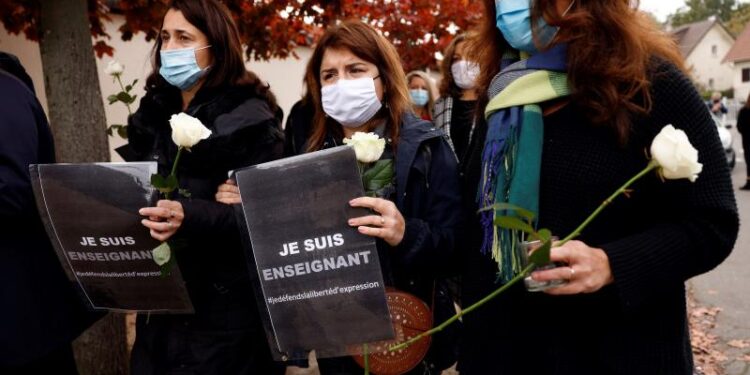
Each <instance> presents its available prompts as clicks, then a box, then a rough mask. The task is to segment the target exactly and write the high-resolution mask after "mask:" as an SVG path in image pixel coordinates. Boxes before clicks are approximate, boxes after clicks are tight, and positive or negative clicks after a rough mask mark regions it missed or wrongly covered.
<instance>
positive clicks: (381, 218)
mask: <svg viewBox="0 0 750 375" xmlns="http://www.w3.org/2000/svg"><path fill="white" fill-rule="evenodd" d="M380 225H381V226H383V225H385V217H383V216H380Z"/></svg>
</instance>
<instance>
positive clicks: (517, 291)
mask: <svg viewBox="0 0 750 375" xmlns="http://www.w3.org/2000/svg"><path fill="white" fill-rule="evenodd" d="M652 78H653V80H652V85H651V95H652V100H653V106H652V110H651V112H650V114H649V115H647V116H640V117H636V116H634V118H633V123H632V131H631V137H630V139H629V141H628V143H627V145H625V146H622V145H621V144H620V142H619V141H618V139H617V137H616V136H615V135H614V132H613V131H611V130H610V129H609V128H607V127H603V126H596V125H593V124H592V123H591V122H590V121H589V120H588V119H587V118H586V117H585V116H584V115H583V113H585V112H584V110H583V109H581V108H580V107H578V106H577V103H576V102H575V101H573V102H571V103H569V104H568V105H567V106H565V107H564V108H562V109H560V110H559V111H557V112H554V113H552V114H550V115H548V116H545V118H544V145H543V150H542V167H541V181H540V196H539V226H540V227H546V228H549V229H550V230H551V231H552V232H553V233H554V234H557V235H559V236H565V235H567V234H568V233H570V232H571V231H573V229H574V228H575V227H576V226H577V225H578V224H580V223H581V222H582V221H583V220H584V219H585V218H586V217H587V216H588V215H589V214H590V213H591V212H592V211H594V209H595V208H596V207H598V206H599V204H600V203H601V202H602V201H603V200H604V199H605V198H606V197H608V196H609V195H610V194H611V193H612V192H613V191H615V189H616V188H617V187H619V186H620V185H622V184H623V183H624V182H625V181H627V180H628V179H629V178H631V177H632V176H634V175H635V174H636V173H637V172H638V171H640V170H642V169H643V168H644V167H645V166H646V164H647V163H648V160H647V159H646V156H645V150H647V149H648V147H649V146H650V144H651V141H652V140H653V138H654V137H655V136H656V134H657V133H658V132H659V131H660V130H661V129H662V128H663V127H664V126H665V125H667V124H672V125H674V127H676V128H678V129H682V130H684V131H685V132H686V133H687V136H688V138H689V139H690V141H691V142H692V144H693V146H694V147H695V148H696V149H697V150H698V159H699V162H701V163H702V164H703V171H702V172H701V174H700V175H699V177H698V179H697V180H696V181H695V182H694V183H691V182H689V181H687V180H667V181H661V180H660V179H659V177H658V176H657V175H656V174H655V173H654V174H651V175H648V176H646V177H644V178H643V179H641V180H639V181H638V182H637V183H636V184H634V185H633V186H632V192H631V193H630V195H629V198H626V197H620V198H618V199H617V200H615V201H614V202H613V203H612V204H611V205H610V206H609V207H607V209H606V210H605V211H603V212H602V214H601V215H599V216H598V217H597V218H596V220H594V221H593V222H592V223H591V225H589V226H588V227H587V228H586V230H585V231H584V232H583V233H582V234H581V236H580V237H579V239H580V240H581V241H583V242H585V243H586V244H587V245H589V246H592V247H596V248H601V249H603V250H604V252H605V253H606V254H607V256H608V258H609V264H610V267H611V270H612V274H613V276H614V282H613V283H612V284H610V285H608V286H606V287H604V288H602V289H601V290H599V291H597V292H595V293H591V294H581V295H572V296H552V295H547V294H544V293H529V292H526V291H525V289H524V287H523V285H516V286H514V287H513V288H510V289H509V290H508V291H507V293H505V294H502V295H500V296H499V297H498V298H496V299H494V300H492V301H491V302H489V303H488V304H486V305H485V306H483V307H481V308H479V309H477V310H476V311H474V312H472V313H471V314H469V315H466V316H464V328H465V332H466V334H465V336H464V337H465V338H464V340H463V346H462V353H461V358H460V360H459V371H460V372H461V374H467V375H473V374H482V375H484V374H510V375H513V374H532V373H533V374H559V375H563V374H571V375H572V374H576V375H577V374H633V375H635V374H638V375H647V374H682V375H691V374H692V373H693V361H692V354H691V346H690V337H689V333H688V325H687V323H688V322H687V316H686V311H685V309H686V307H685V305H686V301H685V287H684V282H685V281H686V280H688V279H689V278H691V277H693V276H696V275H699V274H701V273H704V272H707V271H709V270H711V269H713V268H714V267H716V266H717V265H718V264H719V263H721V262H722V261H723V260H724V259H725V258H726V257H727V256H728V255H729V253H730V252H731V250H732V247H733V245H734V242H735V239H736V238H737V232H738V215H737V207H736V204H735V199H734V193H733V191H732V190H733V189H732V186H731V181H730V178H729V170H728V168H727V163H726V160H725V157H724V151H723V149H722V147H721V143H720V141H719V137H718V134H717V131H716V126H715V125H714V123H713V121H712V120H711V117H710V115H709V113H708V112H709V111H708V110H707V109H706V106H705V104H704V103H703V102H702V101H701V99H700V97H699V96H698V94H697V92H696V91H695V89H694V87H693V84H692V82H691V81H690V79H689V78H687V77H686V76H685V75H684V74H683V73H682V72H681V71H679V70H678V69H677V68H676V67H674V66H673V65H671V64H666V63H661V64H660V66H659V67H658V69H657V70H656V71H654V72H652ZM478 131H479V129H478ZM481 132H482V133H485V132H486V128H485V129H482V130H481ZM480 138H481V137H480ZM473 148H474V150H473V153H472V155H473V156H472V160H473V161H472V162H471V163H469V164H470V165H471V167H470V168H469V170H468V172H469V175H470V177H469V178H468V179H467V187H466V189H465V190H466V191H467V194H468V196H467V199H473V198H474V197H475V196H476V195H475V194H476V189H477V184H478V180H479V177H478V176H479V174H480V163H479V160H481V157H480V155H481V150H482V143H480V142H477V143H476V144H475V145H474V147H473ZM475 208H476V207H475ZM473 233H475V235H476V231H474V232H473ZM477 239H479V237H476V238H475V241H474V242H473V245H474V248H472V249H467V250H466V252H465V254H466V256H467V258H468V260H467V263H466V264H467V266H466V269H465V272H464V275H463V281H464V287H463V297H464V301H463V304H464V306H468V305H469V304H471V303H473V302H476V301H477V300H479V299H480V298H482V297H483V296H485V295H486V294H488V293H489V292H490V291H492V290H494V289H496V288H497V287H498V285H497V284H496V272H497V264H496V263H494V262H493V261H492V259H490V257H489V256H486V255H483V254H480V251H479V246H478V242H477Z"/></svg>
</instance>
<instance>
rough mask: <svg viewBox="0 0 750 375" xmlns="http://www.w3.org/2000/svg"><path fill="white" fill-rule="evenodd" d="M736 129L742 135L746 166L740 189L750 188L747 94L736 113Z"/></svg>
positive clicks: (749, 112) (749, 106)
mask: <svg viewBox="0 0 750 375" xmlns="http://www.w3.org/2000/svg"><path fill="white" fill-rule="evenodd" d="M737 131H738V132H740V135H741V136H742V149H743V150H745V167H747V174H746V177H747V180H746V181H745V185H742V186H741V187H740V190H750V156H748V154H750V95H748V96H747V101H745V105H744V106H742V109H740V113H739V114H737Z"/></svg>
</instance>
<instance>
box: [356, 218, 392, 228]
mask: <svg viewBox="0 0 750 375" xmlns="http://www.w3.org/2000/svg"><path fill="white" fill-rule="evenodd" d="M385 222H386V219H385V217H383V216H380V215H368V216H362V217H355V218H353V219H349V225H350V226H353V227H359V226H363V225H369V226H373V227H382V226H384V225H385Z"/></svg>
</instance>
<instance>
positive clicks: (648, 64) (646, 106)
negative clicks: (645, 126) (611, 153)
mask: <svg viewBox="0 0 750 375" xmlns="http://www.w3.org/2000/svg"><path fill="white" fill-rule="evenodd" d="M556 3H557V1H556V0H534V2H533V6H532V11H531V14H532V19H540V17H543V18H544V20H545V21H546V22H547V24H549V25H550V26H553V27H554V26H557V27H559V28H560V31H559V32H558V33H557V34H556V36H555V39H554V40H553V43H567V44H568V61H567V63H568V81H569V83H570V86H571V89H572V92H573V94H572V99H573V101H574V102H575V103H576V104H577V108H580V109H582V110H583V111H584V115H585V116H586V117H587V118H588V119H589V120H590V121H591V122H592V123H594V124H597V125H603V126H607V127H611V128H612V129H613V130H614V132H615V134H616V136H617V137H618V139H619V140H620V142H621V143H623V144H624V143H626V142H627V140H628V136H629V134H630V126H631V122H632V121H631V120H632V116H633V115H645V114H648V113H649V112H650V111H651V107H652V103H651V95H650V88H651V79H652V77H653V74H654V73H655V72H654V69H655V68H656V64H657V63H658V62H659V61H666V62H669V63H672V64H674V65H676V66H677V67H678V68H679V69H681V70H682V71H683V72H685V71H686V69H685V65H684V61H683V58H682V56H681V55H680V52H679V50H678V48H677V45H676V43H675V41H674V39H672V38H671V37H669V36H668V35H667V34H665V33H664V32H663V31H661V30H660V29H659V28H658V27H657V25H656V24H654V23H653V21H652V20H651V19H649V18H648V17H647V16H645V15H644V14H643V13H641V12H639V11H638V10H637V7H638V1H637V0H607V1H600V0H576V2H575V4H574V5H573V7H572V8H571V9H570V11H569V13H567V14H566V15H565V17H564V18H563V15H562V14H561V12H560V11H559V10H558V8H557V6H556ZM484 5H485V11H486V17H485V22H484V23H483V25H482V26H481V30H480V32H479V35H478V36H477V38H476V39H475V40H474V41H473V43H472V49H473V51H474V52H473V53H474V54H475V55H476V56H477V58H478V60H479V62H480V66H481V68H482V72H481V74H480V77H479V87H480V90H481V92H480V95H483V96H485V97H484V98H482V99H483V100H482V102H484V103H485V104H486V102H487V100H488V98H486V91H487V88H488V87H489V84H490V82H491V81H492V78H493V77H494V76H495V75H496V74H497V73H498V71H499V69H500V67H499V66H498V65H499V64H498V62H499V61H500V58H501V56H502V54H503V52H504V51H506V50H507V49H508V48H510V47H509V46H508V44H507V42H505V40H504V39H503V36H502V34H501V33H500V31H499V30H498V29H497V27H496V24H495V22H496V21H495V19H496V17H495V15H496V13H495V1H494V0H484ZM534 28H536V25H534ZM535 40H536V38H535ZM537 44H538V43H537ZM538 47H539V48H541V49H544V48H545V47H546V46H538ZM479 112H483V111H479Z"/></svg>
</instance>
